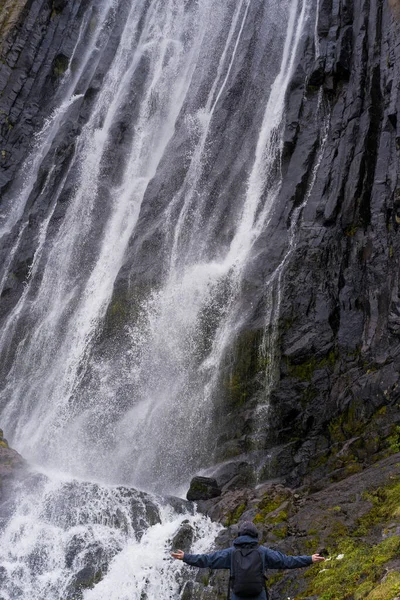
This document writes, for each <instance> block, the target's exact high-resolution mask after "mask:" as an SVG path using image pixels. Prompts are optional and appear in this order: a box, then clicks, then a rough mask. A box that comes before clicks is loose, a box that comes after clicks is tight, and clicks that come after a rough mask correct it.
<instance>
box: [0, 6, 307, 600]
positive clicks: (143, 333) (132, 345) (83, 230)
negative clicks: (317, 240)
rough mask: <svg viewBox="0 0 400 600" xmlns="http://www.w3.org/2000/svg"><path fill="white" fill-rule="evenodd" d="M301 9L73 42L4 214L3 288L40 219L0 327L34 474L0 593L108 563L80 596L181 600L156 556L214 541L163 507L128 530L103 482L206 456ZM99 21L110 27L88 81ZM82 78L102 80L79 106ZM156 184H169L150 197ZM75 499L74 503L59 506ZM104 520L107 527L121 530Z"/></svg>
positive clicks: (149, 11) (17, 433) (181, 9)
mask: <svg viewBox="0 0 400 600" xmlns="http://www.w3.org/2000/svg"><path fill="white" fill-rule="evenodd" d="M309 9H310V6H309V2H308V1H307V0H284V1H283V2H275V1H274V0H268V1H267V2H257V1H254V0H253V1H252V2H250V0H241V1H239V2H236V1H233V0H231V1H227V2H225V3H220V4H218V3H217V4H216V3H213V2H211V1H210V0H197V1H196V2H191V1H187V0H186V1H184V0H154V1H153V2H148V1H147V0H135V1H133V0H132V1H131V2H122V0H121V1H119V0H108V1H105V0H104V1H103V2H102V3H101V4H100V6H99V7H98V12H97V15H96V21H95V22H96V26H95V28H94V30H93V31H92V32H91V35H90V36H89V38H88V40H86V38H85V35H84V34H83V33H82V34H81V35H80V36H79V39H78V45H77V47H78V46H79V47H81V46H83V47H84V51H83V52H82V53H81V55H80V56H81V58H80V59H79V61H78V65H79V68H75V70H72V69H71V70H68V71H67V72H66V74H65V76H64V79H63V82H62V85H61V88H60V94H59V95H60V100H59V105H58V106H54V109H53V113H52V116H51V117H50V119H49V120H48V121H47V122H46V123H45V125H44V127H43V130H42V132H41V133H40V134H39V135H38V136H37V139H36V144H35V146H34V152H33V154H31V155H30V157H28V159H27V162H26V164H25V166H24V168H23V169H22V176H21V179H20V180H18V181H17V182H15V186H14V188H12V190H14V195H15V201H14V202H11V201H10V203H9V204H6V205H5V206H6V210H5V216H4V219H3V222H2V232H3V239H4V240H6V242H7V244H8V245H9V246H10V250H9V252H8V255H7V260H6V262H5V265H4V267H5V270H4V271H3V272H2V279H1V286H2V289H3V288H4V286H5V285H6V281H7V277H9V276H10V275H9V274H8V271H9V270H12V265H13V261H14V260H15V257H16V256H18V251H19V248H20V245H21V243H22V242H23V240H24V236H26V235H28V230H29V226H28V224H29V215H30V210H31V207H32V206H35V202H36V203H39V202H42V203H43V204H42V205H43V206H44V207H45V210H44V212H45V216H44V217H43V219H42V221H41V223H40V226H39V228H38V229H37V231H34V232H33V239H34V251H33V252H32V259H31V262H30V266H29V271H28V275H27V278H26V282H25V287H24V290H23V292H22V293H21V294H20V296H19V299H18V301H17V302H16V304H15V305H14V307H13V308H12V310H11V311H10V312H9V313H8V315H7V317H6V319H5V322H4V324H3V327H2V331H1V334H0V351H1V353H2V356H3V357H4V360H3V364H2V367H1V370H2V377H3V384H2V389H1V397H0V407H1V413H0V414H1V416H0V418H1V424H2V426H3V428H4V430H5V431H7V435H9V436H10V437H11V441H12V444H13V445H14V446H15V447H16V448H17V449H18V450H19V451H20V452H21V453H22V454H23V455H25V456H27V457H29V458H30V460H31V461H32V463H33V464H35V465H36V466H37V468H39V470H42V471H43V474H42V475H41V476H40V477H39V476H37V478H36V479H35V477H34V478H33V480H32V481H28V482H25V483H23V484H21V486H22V487H21V489H20V490H16V491H15V497H16V502H15V506H14V507H12V510H11V512H10V515H11V516H10V515H8V517H7V519H6V523H5V525H4V532H3V539H2V542H1V544H0V548H1V564H2V566H3V570H2V571H0V577H2V578H3V581H4V584H3V587H4V589H5V591H3V588H2V592H1V593H2V594H3V596H4V598H5V599H6V600H9V599H10V598H15V597H21V598H26V599H28V598H30V599H33V598H35V599H37V600H42V599H43V598H49V599H50V598H54V599H56V598H60V599H61V598H66V597H70V596H69V595H68V594H72V593H75V592H72V591H71V589H72V588H71V581H72V579H73V578H74V577H75V578H76V576H77V574H79V573H81V572H82V569H85V568H87V564H88V561H89V559H90V560H91V561H92V562H93V561H94V562H95V563H96V564H97V565H98V570H99V571H101V572H102V573H103V574H104V572H105V568H106V567H105V566H104V565H105V564H106V566H107V567H108V571H107V574H106V575H105V576H104V578H103V579H102V581H100V582H98V579H96V577H97V575H96V573H97V571H95V573H93V581H92V584H96V585H95V586H94V587H93V589H92V590H87V591H81V592H80V593H81V594H83V596H82V597H84V598H88V599H92V598H93V599H94V598H99V599H102V598H111V597H112V598H115V599H121V600H123V599H125V598H128V597H129V598H138V599H139V598H143V597H144V596H142V594H143V593H146V594H147V596H146V597H159V598H165V599H167V598H176V597H177V594H178V593H179V586H180V585H181V580H180V578H179V570H180V569H181V565H175V566H174V568H173V569H172V570H170V567H169V566H168V569H166V568H165V565H164V563H163V562H162V557H165V556H166V552H167V550H168V544H170V540H171V536H172V535H173V533H174V532H175V531H176V529H177V527H178V526H179V524H180V523H181V522H182V520H183V519H185V518H189V519H190V520H191V522H192V524H193V526H194V528H195V530H196V531H197V538H198V542H197V544H198V548H199V549H200V550H201V549H206V547H207V544H210V543H211V540H212V536H213V535H214V534H215V527H214V526H212V525H211V524H210V523H209V522H208V521H207V520H206V519H204V518H202V517H200V516H198V515H195V516H190V515H189V516H188V515H187V514H184V515H180V514H178V513H177V512H176V511H174V510H173V509H171V508H167V507H165V506H164V505H163V503H162V502H161V501H160V500H159V499H153V500H151V499H147V500H146V502H153V503H154V505H155V506H156V508H157V510H158V511H159V518H158V522H157V523H156V524H152V522H151V519H149V518H148V517H146V516H143V519H142V522H141V524H138V515H140V511H141V510H142V511H143V510H144V509H143V506H142V508H140V506H139V508H138V505H139V504H140V501H141V499H140V498H136V500H137V502H136V504H135V508H134V510H133V512H132V509H131V508H129V507H131V505H132V498H131V496H129V494H127V495H124V493H123V492H121V489H122V488H119V487H116V486H118V485H121V484H123V485H124V486H129V487H132V486H135V487H137V488H139V489H146V490H150V491H152V492H155V491H156V492H158V493H164V494H165V493H172V492H173V493H179V492H180V491H181V490H182V489H184V486H187V483H188V480H189V479H190V477H191V475H192V474H193V473H194V472H195V471H196V470H198V469H199V468H202V467H204V466H207V464H208V462H209V457H208V456H207V454H208V448H209V439H210V435H212V422H211V421H212V419H211V416H212V403H213V395H214V393H215V388H216V383H217V380H218V373H219V366H220V363H221V360H222V357H223V354H224V350H225V348H226V347H227V346H228V344H229V343H230V342H231V341H232V340H233V339H234V337H235V334H236V333H237V332H238V331H239V330H240V327H241V325H242V324H243V323H244V322H245V320H246V317H247V314H246V313H245V312H244V311H243V310H242V307H240V303H239V301H238V300H239V296H240V291H241V285H242V276H243V272H244V269H245V267H246V265H247V263H248V261H249V260H250V257H251V253H252V248H253V244H254V242H255V241H256V240H257V238H258V236H259V235H260V234H261V232H263V231H265V230H266V228H267V227H268V224H269V219H270V216H271V214H272V211H273V209H274V202H275V200H276V198H277V195H278V192H279V189H280V185H281V175H280V171H279V162H280V155H281V151H282V136H281V133H282V128H283V118H284V108H285V96H286V93H287V90H288V86H289V83H290V80H291V77H292V74H293V70H294V65H295V59H296V55H297V52H298V49H299V45H300V43H301V39H302V35H303V33H304V30H305V26H306V23H307V22H308V17H309ZM121 19H122V20H121ZM284 24H285V25H284ZM113 28H116V29H118V28H119V30H120V31H121V33H120V37H119V41H118V45H117V48H116V52H115V56H114V57H113V59H112V60H111V61H109V67H108V68H107V70H106V72H102V52H103V51H105V48H107V40H108V39H110V38H111V37H112V35H113V30H114V29H113ZM86 29H87V23H86V22H85V23H83V24H82V32H83V31H84V30H85V31H86ZM253 29H254V30H256V31H257V35H255V34H254V35H255V37H253V33H254V32H253ZM85 40H86V41H85ZM257 40H264V41H263V44H264V46H263V50H262V52H261V51H260V52H259V55H258V54H257V44H256V42H257ZM85 44H86V45H85ZM260 44H261V42H260ZM75 52H76V54H77V56H78V54H79V52H78V50H77V49H76V50H75ZM266 55H268V64H265V62H264V60H265V56H266ZM249 56H251V58H252V60H253V61H254V62H255V63H256V64H257V65H258V66H259V67H260V69H261V66H262V79H261V84H258V87H257V85H256V84H254V89H255V90H257V94H255V95H254V97H252V98H249V100H248V101H249V107H248V110H251V119H252V121H251V124H250V125H249V124H247V123H242V124H241V125H240V127H239V124H238V122H239V121H240V115H239V114H237V113H236V112H235V105H234V104H235V94H238V93H239V92H237V91H236V92H235V89H236V88H235V86H237V89H241V88H240V82H241V78H242V79H243V77H244V73H246V69H247V68H249V67H248V61H249ZM106 62H107V61H106ZM252 76H253V77H254V76H255V75H254V74H253V75H252ZM94 80H101V86H100V88H99V90H98V92H97V94H96V95H95V98H94V100H90V101H89V99H88V95H87V94H86V92H87V90H88V89H89V87H90V85H91V84H92V83H91V82H92V81H94ZM61 94H62V95H61ZM90 98H91V96H90ZM90 102H91V104H90ZM81 112H83V113H84V112H86V113H88V114H89V116H88V118H87V120H86V123H85V124H84V125H83V127H82V129H81V132H80V133H79V136H78V137H77V139H76V143H75V146H74V149H73V152H72V153H71V159H70V163H69V165H68V168H65V169H64V170H63V169H59V170H58V171H56V170H55V169H54V164H55V162H54V161H56V160H57V159H56V153H55V150H56V148H57V144H58V143H59V140H60V139H61V138H62V134H63V130H64V128H67V127H68V126H69V125H70V123H71V120H72V119H78V118H79V115H80V114H81ZM221 131H224V134H222V133H221ZM255 134H256V135H255ZM242 136H243V137H242ZM221 140H222V142H223V144H222V146H221ZM240 143H242V152H241V153H239V156H237V152H236V147H237V146H238V144H240ZM224 151H225V152H227V153H230V154H231V155H232V153H234V154H235V162H234V168H233V166H232V169H231V167H230V165H229V164H226V163H225V162H224V160H223V155H224ZM221 156H222V158H221ZM46 161H47V162H46ZM40 169H42V170H44V169H47V174H46V177H45V178H44V180H43V181H44V182H43V184H42V185H41V186H39V187H37V185H36V184H37V180H38V177H39V171H40ZM53 169H54V170H53ZM164 180H165V182H167V181H168V182H169V183H168V186H169V187H168V186H167V192H166V191H165V190H164V188H163V185H161V186H159V187H158V188H157V181H164ZM171 182H172V183H171ZM165 185H167V184H165ZM155 190H156V191H155ZM168 190H169V191H168ZM216 190H217V191H218V196H219V198H221V201H219V200H218V199H216ZM10 198H11V196H10ZM227 198H229V202H227V201H226V199H227ZM224 200H225V202H224ZM60 207H61V208H60ZM152 212H153V213H154V215H153V214H152ZM149 215H150V216H149ZM152 221H154V223H153V222H152ZM146 227H147V228H148V229H146ZM143 228H144V229H143ZM153 234H154V237H155V239H156V240H157V241H158V242H157V243H156V244H154V247H155V248H156V249H157V253H156V254H155V255H154V256H153V257H152V262H153V263H154V264H156V265H157V276H156V277H154V278H153V280H152V278H151V277H149V278H148V280H146V278H144V279H143V280H142V281H141V280H140V279H138V280H135V277H134V274H133V275H132V274H130V275H129V277H128V279H129V285H128V287H127V291H126V292H125V295H127V296H128V297H129V302H127V304H128V306H130V309H129V310H130V312H129V311H128V314H125V313H124V316H125V321H126V322H125V326H124V328H123V331H122V335H121V336H120V338H119V339H115V338H113V334H112V332H111V333H110V332H109V334H110V335H109V337H110V338H111V339H112V343H111V344H110V343H108V344H107V335H108V334H107V327H108V325H107V323H109V322H110V320H112V316H113V313H115V312H117V313H118V312H124V311H125V308H124V306H121V305H122V304H123V300H121V299H119V298H118V296H116V289H118V287H117V286H116V284H117V278H118V274H119V273H120V272H121V270H123V269H124V268H125V269H126V268H127V267H126V262H127V257H128V256H129V262H130V264H129V267H130V268H132V269H133V271H132V272H133V273H134V272H135V268H137V269H139V270H140V268H141V264H140V254H138V257H139V258H137V259H136V258H135V252H134V251H135V248H140V247H141V245H140V244H139V241H140V239H142V241H143V243H142V246H144V245H145V244H146V241H148V240H150V242H151V240H152V237H151V236H152V235H153ZM30 235H32V232H30ZM10 239H12V240H13V243H12V244H10V243H9V240H10ZM132 254H133V256H132ZM135 260H137V261H138V263H136V262H135ZM113 294H114V295H113ZM125 299H126V298H125ZM54 473H58V475H54ZM59 473H65V475H63V476H62V477H61V476H60V475H59ZM94 481H97V482H98V483H89V482H94ZM100 482H101V483H100ZM24 486H25V487H24ZM26 486H28V487H26ZM71 488H72V489H73V490H74V492H73V496H74V497H75V498H77V499H76V501H74V502H75V503H74V502H72V504H71V502H68V501H65V502H63V500H62V499H63V498H69V497H70V496H71ZM123 489H127V488H123ZM131 493H132V494H133V495H135V492H133V491H132V492H131ZM112 513H115V514H117V513H118V514H120V515H122V516H120V519H119V524H118V526H117V525H116V523H115V521H113V518H112V517H109V516H107V515H112ZM99 515H103V516H102V517H100V516H99ZM121 523H122V525H121ZM138 527H139V528H140V529H141V530H143V529H144V530H145V533H143V532H142V531H141V532H140V535H138ZM71 545H72V546H73V547H74V549H73V552H72V550H71ZM96 552H97V554H96ZM103 559H104V560H103ZM134 565H135V566H134ZM117 582H118V583H117ZM71 597H72V596H71Z"/></svg>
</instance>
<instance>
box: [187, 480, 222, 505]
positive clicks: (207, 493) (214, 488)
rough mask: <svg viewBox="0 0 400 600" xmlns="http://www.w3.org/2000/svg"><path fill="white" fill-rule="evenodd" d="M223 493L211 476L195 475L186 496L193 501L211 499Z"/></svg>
mask: <svg viewBox="0 0 400 600" xmlns="http://www.w3.org/2000/svg"><path fill="white" fill-rule="evenodd" d="M220 495H221V489H220V488H219V487H218V484H217V482H216V480H215V479H212V478H211V477H200V476H197V477H193V479H192V481H191V482H190V488H189V491H188V493H187V494H186V498H187V499H188V500H191V501H197V500H209V499H210V498H215V497H217V496H220Z"/></svg>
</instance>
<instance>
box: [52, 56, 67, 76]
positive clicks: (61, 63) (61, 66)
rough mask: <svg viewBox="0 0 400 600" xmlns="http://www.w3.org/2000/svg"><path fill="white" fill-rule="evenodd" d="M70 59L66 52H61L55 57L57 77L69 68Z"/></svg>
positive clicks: (54, 70) (54, 69) (54, 64)
mask: <svg viewBox="0 0 400 600" xmlns="http://www.w3.org/2000/svg"><path fill="white" fill-rule="evenodd" d="M68 65H69V59H68V58H67V57H66V56H65V55H64V54H59V55H58V56H56V57H55V59H54V63H53V75H54V76H55V77H61V76H62V75H64V73H65V71H66V70H67V69H68Z"/></svg>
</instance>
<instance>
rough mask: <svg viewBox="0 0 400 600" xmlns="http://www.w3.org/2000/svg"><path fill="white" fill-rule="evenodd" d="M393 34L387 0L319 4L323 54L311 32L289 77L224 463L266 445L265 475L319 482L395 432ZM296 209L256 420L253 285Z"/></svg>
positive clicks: (236, 359)
mask: <svg viewBox="0 0 400 600" xmlns="http://www.w3.org/2000/svg"><path fill="white" fill-rule="evenodd" d="M399 32H400V23H399V20H398V7H397V4H396V3H394V2H392V3H389V4H388V3H385V2H380V1H378V2H372V3H364V2H358V1H351V2H344V1H342V2H340V1H336V0H334V1H326V2H325V1H322V2H320V12H319V16H318V21H317V38H318V44H319V51H318V54H319V56H318V59H317V60H316V61H314V58H313V53H312V52H311V51H310V50H311V48H312V46H313V45H314V43H315V42H314V40H312V39H309V40H308V43H306V44H305V49H304V54H303V56H302V57H301V60H300V62H299V65H298V68H297V71H296V75H295V77H294V80H293V82H292V89H291V93H290V95H289V97H288V107H287V119H286V121H287V125H286V132H285V149H284V155H285V157H284V165H283V169H284V173H285V175H284V184H283V187H282V189H281V192H280V201H279V203H278V205H277V206H278V208H277V209H276V211H275V214H274V216H273V220H274V231H273V233H272V238H273V242H272V244H271V241H270V240H268V239H267V234H266V236H264V238H262V239H261V240H259V241H258V243H257V248H256V252H255V258H254V261H253V264H252V265H251V266H250V267H249V269H248V273H247V286H248V289H249V290H250V293H251V295H252V300H253V303H254V304H255V305H256V306H257V308H256V311H255V312H254V315H253V319H252V321H251V322H249V328H248V330H247V331H244V332H243V333H242V335H241V337H239V338H238V339H237V341H236V342H235V344H234V345H233V346H232V349H231V352H228V356H227V359H226V365H227V366H226V371H225V376H222V389H224V388H223V386H225V395H224V398H225V402H224V404H223V408H222V409H221V413H222V414H224V415H225V418H224V421H225V427H226V429H225V431H224V432H223V433H221V435H220V437H219V439H218V440H217V444H216V445H217V449H216V453H217V456H219V457H220V459H226V458H228V457H230V456H232V455H235V454H236V455H238V456H240V455H242V457H243V458H245V453H247V454H248V452H249V450H254V449H255V450H260V449H261V450H262V452H263V453H264V459H263V458H262V456H261V457H260V455H259V454H257V456H256V457H255V458H254V459H252V460H253V464H255V465H256V466H257V469H258V472H260V470H261V472H262V473H263V476H264V477H265V476H268V477H277V476H278V477H284V478H285V477H286V478H287V481H288V482H290V483H291V484H297V485H298V484H300V483H301V482H302V481H303V480H304V479H303V478H304V477H305V476H306V474H307V477H308V479H310V477H311V478H312V475H310V473H312V471H313V469H314V468H316V467H318V469H317V472H316V474H315V480H317V479H318V478H319V477H321V474H322V473H326V472H327V471H329V469H332V470H337V468H339V469H340V468H341V467H340V460H339V459H338V460H337V464H336V466H333V465H332V462H334V461H333V459H334V457H335V456H337V452H338V451H340V448H341V447H342V448H343V449H342V451H341V452H342V454H341V457H342V459H344V458H345V455H347V456H348V457H350V456H352V459H351V461H353V463H355V462H357V464H355V465H354V468H362V465H363V463H364V462H365V463H368V462H369V461H370V460H371V459H372V458H373V456H374V455H375V453H376V452H380V451H385V450H387V449H388V447H390V445H391V443H392V441H393V439H394V438H393V436H395V437H396V436H397V430H396V423H398V421H399V417H400V415H399V412H398V408H397V404H398V399H399V388H398V377H399V369H400V362H399V360H400V359H399V350H400V347H399V329H398V325H399V316H398V315H399V290H398V273H399V240H400V238H399V232H398V228H399V226H400V225H399V223H400V213H399V210H400V205H399V202H400V200H399V198H400V196H399V194H400V191H399V190H400V188H399V158H400V129H399V127H400V121H399V119H398V112H399V106H400V95H399V88H398V82H399V79H400V73H399V64H400V62H399V46H398V44H397V43H396V39H398V36H399ZM315 114H319V115H320V116H319V118H318V119H317V120H315V118H314V117H313V115H315ZM317 165H318V171H317V174H316V177H315V180H314V176H315V170H314V169H315V168H316V166H317ZM310 186H311V188H310ZM300 206H302V207H303V208H302V211H301V214H302V220H301V221H300V222H299V225H298V227H294V230H292V234H293V236H294V239H295V240H296V243H295V244H294V246H293V250H292V251H290V252H289V255H288V256H287V259H286V263H285V268H284V270H283V274H282V275H281V276H280V277H281V279H280V294H279V298H277V299H275V309H276V311H277V312H278V318H277V323H276V330H275V335H276V351H275V354H274V356H273V357H272V359H271V358H270V359H269V360H270V361H271V360H272V361H273V362H274V364H273V365H272V391H271V394H270V404H269V408H268V409H267V410H266V412H265V414H267V421H268V426H267V428H265V427H264V426H263V425H262V424H260V418H264V415H262V416H261V417H260V413H259V412H258V413H257V412H255V411H254V409H253V406H254V402H255V401H259V400H260V399H261V400H262V398H263V395H264V389H265V388H264V382H265V376H264V377H263V372H264V373H265V371H267V373H268V370H271V369H270V367H271V365H270V364H269V365H265V364H264V365H263V364H262V356H260V344H261V341H262V335H263V330H262V328H260V326H261V325H262V318H261V320H260V311H262V308H261V307H262V304H263V298H262V293H261V290H262V283H261V281H262V280H263V279H264V278H265V276H266V275H267V274H268V273H270V272H271V266H272V267H273V264H274V261H275V264H276V263H277V260H280V259H279V258H278V259H275V258H274V257H275V255H276V254H277V251H276V250H275V252H274V253H272V255H271V247H272V245H273V244H274V245H275V247H276V248H282V240H283V239H284V238H285V235H286V232H287V228H288V227H289V226H290V224H292V226H293V224H294V223H295V222H296V219H297V218H298V215H297V213H296V210H298V208H299V207H300ZM254 295H255V296H256V297H259V298H260V301H259V303H257V302H254ZM245 300H249V298H245ZM232 363H233V366H232ZM262 367H263V368H262ZM234 378H236V381H237V382H238V383H237V385H235V386H234V387H233V386H230V385H229V381H232V379H234ZM270 385H271V384H270ZM385 411H386V412H385ZM384 413H385V415H386V416H384ZM238 422H243V423H244V426H243V427H238ZM254 429H256V434H252V433H251V431H252V430H253V431H254ZM378 432H379V435H378ZM385 439H386V441H385ZM345 444H347V445H346V446H345ZM265 451H267V455H268V456H267V458H265ZM258 461H261V463H264V467H263V466H262V464H260V462H258ZM250 462H251V461H250ZM324 465H325V466H324ZM344 466H345V460H343V461H342V467H344ZM337 476H338V477H340V473H337Z"/></svg>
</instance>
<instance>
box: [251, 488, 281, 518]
mask: <svg viewBox="0 0 400 600" xmlns="http://www.w3.org/2000/svg"><path fill="white" fill-rule="evenodd" d="M287 498H288V494H273V495H272V496H271V495H270V494H269V493H267V494H265V495H264V497H263V499H262V500H261V502H260V503H259V504H258V506H257V509H258V512H257V514H256V516H255V517H254V519H253V523H255V524H257V523H282V522H283V521H286V520H287V518H288V515H287V512H286V511H283V510H282V511H280V512H279V515H276V514H274V515H271V516H270V517H268V515H270V513H274V511H276V509H277V508H279V507H280V506H281V505H282V504H283V502H285V500H287Z"/></svg>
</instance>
